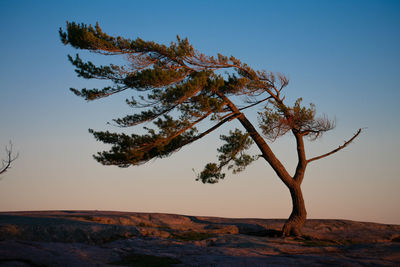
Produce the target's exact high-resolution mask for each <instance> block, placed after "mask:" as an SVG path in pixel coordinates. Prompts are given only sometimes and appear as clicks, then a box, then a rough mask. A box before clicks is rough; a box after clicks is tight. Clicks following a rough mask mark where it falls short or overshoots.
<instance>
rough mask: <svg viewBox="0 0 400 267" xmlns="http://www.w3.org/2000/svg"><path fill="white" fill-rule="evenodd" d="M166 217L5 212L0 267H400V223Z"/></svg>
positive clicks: (0, 221)
mask: <svg viewBox="0 0 400 267" xmlns="http://www.w3.org/2000/svg"><path fill="white" fill-rule="evenodd" d="M283 223H284V220H280V219H229V218H216V217H199V216H183V215H173V214H160V213H127V212H105V211H40V212H7V213H5V212H3V213H0V266H60V267H61V266H252V267H255V266H326V265H328V266H329V265H331V266H400V225H385V224H376V223H365V222H355V221H347V220H308V221H307V222H306V224H305V226H304V236H302V237H301V238H281V237H279V234H280V229H281V227H282V225H283Z"/></svg>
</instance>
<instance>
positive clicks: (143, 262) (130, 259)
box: [109, 254, 181, 267]
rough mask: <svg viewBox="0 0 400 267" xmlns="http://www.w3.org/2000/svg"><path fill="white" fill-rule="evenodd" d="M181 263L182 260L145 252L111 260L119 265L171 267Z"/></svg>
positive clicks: (113, 263)
mask: <svg viewBox="0 0 400 267" xmlns="http://www.w3.org/2000/svg"><path fill="white" fill-rule="evenodd" d="M179 263H181V261H180V260H178V259H174V258H170V257H159V256H153V255H145V254H131V255H128V256H125V257H124V258H122V259H121V260H119V261H115V262H110V263H109V264H111V265H117V266H137V267H169V266H172V265H173V264H179Z"/></svg>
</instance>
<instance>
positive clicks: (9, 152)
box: [0, 142, 18, 174]
mask: <svg viewBox="0 0 400 267" xmlns="http://www.w3.org/2000/svg"><path fill="white" fill-rule="evenodd" d="M6 154H7V159H6V160H2V166H1V169H0V174H3V173H5V172H6V171H7V170H8V169H9V168H11V167H10V166H11V163H12V162H13V161H14V160H16V159H17V158H18V154H17V155H16V156H15V157H13V156H12V143H11V142H10V148H8V147H7V146H6Z"/></svg>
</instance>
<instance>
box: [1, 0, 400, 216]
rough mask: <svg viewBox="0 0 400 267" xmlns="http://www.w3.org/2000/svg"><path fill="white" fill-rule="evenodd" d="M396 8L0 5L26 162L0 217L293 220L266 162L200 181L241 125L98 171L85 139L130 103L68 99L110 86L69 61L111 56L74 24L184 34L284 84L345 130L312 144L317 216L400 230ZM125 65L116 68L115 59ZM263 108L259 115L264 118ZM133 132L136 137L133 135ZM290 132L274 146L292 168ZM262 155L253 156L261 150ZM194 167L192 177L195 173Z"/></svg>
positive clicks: (8, 186)
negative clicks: (66, 213) (70, 42)
mask: <svg viewBox="0 0 400 267" xmlns="http://www.w3.org/2000/svg"><path fill="white" fill-rule="evenodd" d="M399 11H400V2H399V1H382V0H381V1H378V0H377V1H369V0H363V1H352V0H350V1H341V0H338V1H254V0H253V1H251V0H250V1H233V0H229V1H178V0H171V1H151V2H150V1H122V0H120V1H113V2H112V4H110V1H99V0H97V1H19V0H12V1H11V0H3V1H0V35H1V42H0V58H1V61H0V81H1V83H0V127H1V128H0V129H1V130H0V158H3V159H4V158H5V156H6V155H5V150H4V146H5V145H7V144H8V143H9V141H12V143H13V148H14V152H15V153H17V152H18V153H19V157H18V159H17V160H16V161H15V162H14V163H13V166H12V169H10V170H9V171H7V172H6V173H5V174H4V175H2V176H1V177H0V178H1V180H0V211H18V210H117V211H134V212H163V213H176V214H186V215H202V216H219V217H252V218H287V217H288V216H289V215H290V212H291V200H290V194H289V191H288V189H287V188H286V187H285V186H284V184H283V183H282V182H281V181H280V180H279V178H278V177H277V176H276V175H275V174H274V172H273V170H272V169H271V167H270V166H268V165H267V163H266V162H265V161H262V160H259V161H257V162H256V163H254V164H253V165H251V166H249V167H248V168H247V169H246V171H244V172H243V173H240V174H237V175H233V174H231V173H228V174H227V177H226V178H225V179H224V180H223V181H221V182H220V183H218V184H214V185H204V184H202V183H201V182H197V181H195V178H196V175H195V172H196V171H197V172H199V171H201V170H202V168H203V167H204V165H205V164H206V163H208V162H212V161H215V160H216V154H217V153H216V148H217V147H218V146H219V145H220V143H219V135H221V134H226V133H227V132H228V131H229V129H234V128H235V127H238V128H240V125H239V124H237V123H236V122H233V123H232V124H231V125H229V127H225V128H221V130H220V131H216V132H214V133H213V134H211V135H209V136H207V137H205V138H204V139H201V140H199V141H197V142H196V143H194V144H192V145H190V146H188V147H185V148H183V149H182V150H180V151H179V152H177V153H175V154H173V155H172V156H171V157H169V158H167V159H157V160H155V161H151V162H149V163H147V164H145V165H142V166H137V167H129V168H118V167H115V166H102V165H101V164H99V163H97V162H96V161H95V160H94V159H93V158H92V155H93V154H95V153H96V152H97V151H101V150H105V149H108V147H107V146H105V145H104V144H102V143H99V142H96V141H95V140H94V138H93V137H92V136H91V135H90V134H89V133H88V128H92V129H95V130H110V131H113V130H114V131H117V130H116V129H115V128H113V127H112V126H110V125H107V122H109V121H111V120H112V119H114V118H118V117H122V116H124V115H127V114H131V113H132V110H130V109H129V107H128V106H127V105H125V103H124V99H125V98H126V97H128V96H129V93H128V94H125V95H121V96H113V97H110V98H106V99H102V100H99V101H94V102H90V103H87V102H85V101H84V100H83V99H81V98H78V97H76V96H75V95H73V94H72V93H71V92H70V91H69V88H70V87H74V88H83V87H88V88H93V87H96V86H102V83H100V82H92V81H87V80H83V79H81V78H78V77H76V74H75V72H74V68H73V66H72V65H71V64H70V63H69V62H68V60H67V55H68V54H71V55H75V54H76V53H79V54H80V56H81V58H83V59H90V60H93V61H94V62H95V63H100V64H107V62H110V60H111V59H110V58H108V57H101V56H94V55H91V54H88V53H87V52H85V51H77V50H75V49H73V48H71V47H68V46H64V45H63V44H62V43H61V42H60V39H59V35H58V29H59V28H60V27H63V28H65V23H66V21H75V22H79V23H81V22H82V23H87V24H95V23H96V22H99V24H100V26H101V27H102V29H103V31H104V32H106V33H108V34H110V35H121V36H125V37H127V38H132V39H134V38H137V37H141V38H142V39H145V40H154V41H157V42H161V43H164V44H169V43H170V42H171V41H174V40H175V38H176V35H179V36H181V37H188V38H189V41H190V42H191V43H192V44H193V46H194V47H195V48H196V49H197V50H199V51H200V52H202V53H205V54H207V55H216V54H217V53H221V54H224V55H227V56H230V55H233V56H235V57H236V58H239V59H241V60H242V61H244V62H246V63H247V64H249V65H250V66H252V67H253V68H255V69H260V70H261V69H265V70H268V71H274V72H280V73H284V74H285V75H287V76H288V77H289V79H290V85H289V86H288V87H287V88H286V91H285V96H286V99H287V101H288V102H289V103H290V102H293V101H294V100H295V99H297V98H298V97H302V98H303V101H304V102H305V103H309V102H312V103H314V104H315V105H316V108H317V110H318V112H319V114H326V115H327V116H329V117H330V118H333V119H335V120H336V128H335V129H334V130H333V131H330V132H329V133H326V134H325V135H324V136H323V137H322V138H321V139H319V140H317V141H315V142H312V143H310V142H307V143H306V153H307V156H308V157H312V156H316V155H319V154H322V153H325V152H328V151H330V150H332V149H333V148H336V147H337V146H339V145H341V144H343V142H344V140H346V139H348V138H350V137H351V136H352V135H353V134H354V133H355V132H356V131H357V129H358V128H364V131H363V132H362V134H361V135H360V137H359V138H358V139H357V140H356V141H355V142H354V143H352V144H351V145H350V146H349V147H347V148H345V149H344V150H342V151H341V152H338V153H336V154H334V155H333V156H330V157H329V158H325V159H322V160H319V161H316V162H313V163H310V165H309V166H308V169H307V173H306V176H305V178H304V181H303V184H302V189H303V194H304V198H305V202H306V208H307V212H308V218H332V219H349V220H358V221H371V222H380V223H390V224H400V209H399V208H398V206H399V204H400V194H399V193H398V192H399V190H400V179H399V178H400V139H399V136H400V119H399V118H400V107H399V105H398V101H399V99H400V90H399V89H400V88H399V83H398V77H400V49H399V47H400V16H399ZM112 60H119V59H112ZM257 111H259V109H258V110H257V109H255V110H253V111H251V112H250V113H249V115H248V116H249V118H250V120H251V121H252V122H254V124H257V118H256V116H254V114H256V112H257ZM129 131H131V132H132V133H134V132H135V131H140V129H136V128H135V129H129ZM294 145H295V144H294V142H293V136H290V135H288V136H285V137H283V138H281V139H279V140H278V141H276V142H274V143H272V144H271V147H272V149H273V151H275V153H276V154H277V156H278V158H279V159H280V160H281V161H282V162H283V163H284V164H285V166H287V168H288V170H289V172H290V173H293V171H294V169H295V166H296V154H295V146H294ZM255 153H257V151H255ZM193 169H194V170H195V172H194V171H193Z"/></svg>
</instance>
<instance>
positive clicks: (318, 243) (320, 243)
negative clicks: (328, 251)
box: [301, 240, 337, 247]
mask: <svg viewBox="0 0 400 267" xmlns="http://www.w3.org/2000/svg"><path fill="white" fill-rule="evenodd" d="M301 241H302V242H303V244H302V245H303V246H305V247H330V246H337V244H336V243H334V242H332V241H329V240H301Z"/></svg>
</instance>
